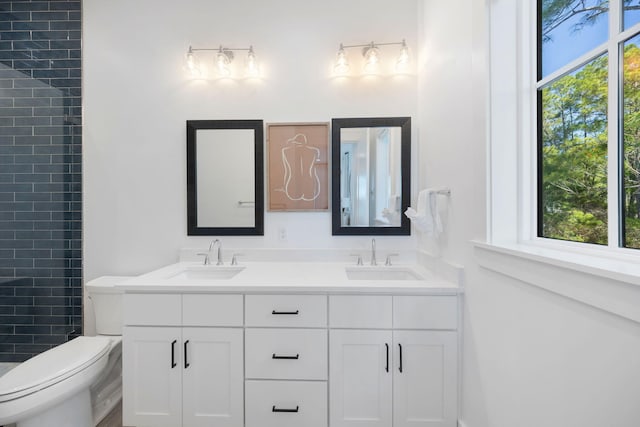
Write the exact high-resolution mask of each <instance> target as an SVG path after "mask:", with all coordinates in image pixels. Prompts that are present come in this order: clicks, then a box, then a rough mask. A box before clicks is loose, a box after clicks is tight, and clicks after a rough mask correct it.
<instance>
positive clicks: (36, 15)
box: [31, 12, 69, 21]
mask: <svg viewBox="0 0 640 427" xmlns="http://www.w3.org/2000/svg"><path fill="white" fill-rule="evenodd" d="M31 19H32V20H34V21H65V20H68V19H69V13H68V12H32V13H31Z"/></svg>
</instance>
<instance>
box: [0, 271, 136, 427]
mask: <svg viewBox="0 0 640 427" xmlns="http://www.w3.org/2000/svg"><path fill="white" fill-rule="evenodd" d="M127 279H129V277H114V276H107V277H100V278H98V279H95V280H92V281H91V282H89V283H87V284H86V285H85V289H86V290H87V292H88V295H89V298H90V299H91V301H92V302H93V306H94V311H95V317H96V332H97V333H98V335H97V336H95V337H84V336H83V337H78V338H76V339H73V340H71V341H69V342H66V343H64V344H62V345H59V346H57V347H55V348H52V349H51V350H48V351H46V352H44V353H41V354H39V355H37V356H35V357H33V358H31V359H29V360H27V361H26V362H24V363H22V364H20V365H18V366H17V367H15V368H14V369H12V370H11V371H9V372H8V373H6V374H5V375H3V376H2V377H0V426H2V425H7V424H12V423H16V425H17V427H52V426H56V427H90V426H95V425H96V424H97V423H98V422H100V420H102V418H104V416H105V415H106V414H108V413H109V412H110V411H111V409H112V408H113V407H114V406H115V405H116V404H117V403H118V402H119V401H120V399H121V398H122V337H121V335H122V292H121V291H119V290H117V289H116V288H115V287H114V285H115V284H116V283H121V282H123V281H125V280H127Z"/></svg>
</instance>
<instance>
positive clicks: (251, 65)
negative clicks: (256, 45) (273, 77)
mask: <svg viewBox="0 0 640 427" xmlns="http://www.w3.org/2000/svg"><path fill="white" fill-rule="evenodd" d="M246 76H247V77H259V76H260V68H259V67H258V61H257V60H256V54H255V53H254V52H253V46H251V47H249V53H248V54H247V67H246Z"/></svg>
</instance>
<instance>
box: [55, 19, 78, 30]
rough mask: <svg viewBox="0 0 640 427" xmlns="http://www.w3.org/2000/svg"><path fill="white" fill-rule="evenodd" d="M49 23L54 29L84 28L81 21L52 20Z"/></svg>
mask: <svg viewBox="0 0 640 427" xmlns="http://www.w3.org/2000/svg"><path fill="white" fill-rule="evenodd" d="M49 25H50V27H51V29H52V30H78V31H80V30H82V22H81V21H71V20H69V21H51V22H50V23H49Z"/></svg>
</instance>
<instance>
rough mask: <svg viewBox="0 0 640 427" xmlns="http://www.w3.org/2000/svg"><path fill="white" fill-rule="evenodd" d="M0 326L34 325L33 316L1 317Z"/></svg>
mask: <svg viewBox="0 0 640 427" xmlns="http://www.w3.org/2000/svg"><path fill="white" fill-rule="evenodd" d="M0 324H7V325H33V317H32V316H0Z"/></svg>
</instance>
